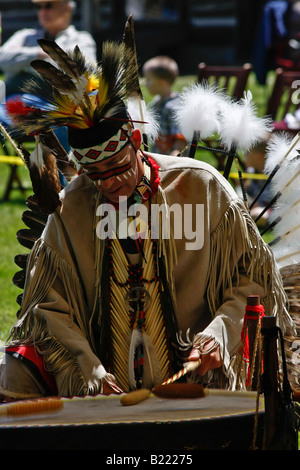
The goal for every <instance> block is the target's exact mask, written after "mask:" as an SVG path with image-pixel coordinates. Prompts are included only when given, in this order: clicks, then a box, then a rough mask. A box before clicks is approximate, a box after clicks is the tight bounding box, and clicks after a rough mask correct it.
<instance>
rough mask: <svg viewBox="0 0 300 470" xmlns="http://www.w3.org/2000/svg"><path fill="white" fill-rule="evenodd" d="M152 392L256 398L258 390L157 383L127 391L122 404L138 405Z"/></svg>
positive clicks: (187, 395)
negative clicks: (150, 386) (152, 386)
mask: <svg viewBox="0 0 300 470" xmlns="http://www.w3.org/2000/svg"><path fill="white" fill-rule="evenodd" d="M151 392H152V393H153V394H154V395H156V396H158V397H160V398H177V399H178V398H206V397H209V396H222V397H224V396H230V397H243V398H256V397H257V392H255V391H243V390H224V389H215V388H205V387H203V385H201V384H194V383H179V384H177V383H171V384H166V385H157V386H156V387H154V388H153V389H152V391H150V390H148V389H146V388H141V389H139V390H134V391H133V392H129V393H127V395H125V396H124V397H122V398H121V403H122V405H127V406H128V405H136V404H137V403H140V402H142V401H144V400H146V399H147V398H148V397H149V396H150V394H151Z"/></svg>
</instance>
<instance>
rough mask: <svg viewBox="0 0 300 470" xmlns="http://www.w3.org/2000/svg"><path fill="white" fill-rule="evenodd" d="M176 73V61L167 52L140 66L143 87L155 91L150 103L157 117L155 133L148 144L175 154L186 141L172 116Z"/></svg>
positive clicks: (177, 72)
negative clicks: (156, 130) (155, 137)
mask: <svg viewBox="0 0 300 470" xmlns="http://www.w3.org/2000/svg"><path fill="white" fill-rule="evenodd" d="M178 74H179V70H178V65H177V63H176V62H175V61H174V60H173V59H171V58H170V57H167V56H157V57H153V58H152V59H149V60H148V61H147V62H145V64H144V66H143V75H144V77H145V79H146V83H145V84H146V87H147V89H148V90H149V92H150V93H151V95H155V97H154V99H153V101H152V103H151V107H152V108H153V110H154V112H155V114H156V115H157V119H158V121H159V135H158V138H157V139H156V141H155V143H154V145H153V146H152V148H151V151H152V152H154V153H162V154H165V155H175V156H176V155H178V154H180V152H182V151H183V150H184V148H185V147H186V144H187V141H186V139H185V137H184V136H183V135H182V133H181V131H180V129H179V127H178V124H177V123H176V121H175V119H174V117H173V113H174V107H175V105H176V101H177V99H178V93H176V92H174V91H173V90H172V87H173V84H174V82H175V80H176V78H177V77H178Z"/></svg>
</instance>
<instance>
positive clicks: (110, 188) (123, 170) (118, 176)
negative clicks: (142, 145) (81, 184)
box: [81, 144, 140, 203]
mask: <svg viewBox="0 0 300 470" xmlns="http://www.w3.org/2000/svg"><path fill="white" fill-rule="evenodd" d="M138 158H139V157H138V156H137V155H136V151H135V149H134V147H133V146H132V145H131V144H129V145H126V147H125V148H123V150H121V152H118V153H117V154H116V155H114V156H113V157H111V158H108V159H107V160H103V161H101V162H98V163H93V164H92V165H82V166H81V168H82V169H83V171H84V173H85V174H86V175H87V176H88V177H89V178H90V179H91V180H93V181H94V183H95V185H96V187H97V189H98V190H99V191H100V192H101V194H103V196H105V197H106V198H107V199H109V200H110V201H112V202H115V203H117V202H119V198H120V197H121V196H124V197H127V198H129V197H130V196H131V195H132V193H133V192H134V190H135V188H136V186H137V184H138V183H139V180H140V162H139V160H138Z"/></svg>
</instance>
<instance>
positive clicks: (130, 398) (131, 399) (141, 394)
mask: <svg viewBox="0 0 300 470" xmlns="http://www.w3.org/2000/svg"><path fill="white" fill-rule="evenodd" d="M200 364H201V359H199V360H198V361H190V362H188V363H187V364H186V366H185V367H184V368H183V369H181V370H180V371H178V372H177V373H176V374H174V375H173V377H171V378H170V379H167V380H166V381H165V382H163V383H162V384H161V385H158V386H156V387H154V388H153V389H152V390H149V389H148V388H140V389H139V390H133V391H132V392H129V393H127V394H126V395H124V396H123V397H122V398H121V403H122V405H125V406H128V405H136V404H137V403H140V402H141V401H143V400H146V399H147V398H148V397H149V396H150V393H151V392H152V393H154V394H156V392H155V391H156V390H161V388H162V387H166V389H167V388H169V387H167V386H168V385H170V384H173V383H174V382H175V381H176V380H178V379H180V378H181V377H183V376H184V375H185V374H187V373H188V372H192V371H193V370H195V369H197V367H199V366H200ZM190 385H194V384H190ZM166 389H165V390H164V391H165V393H166V392H167V390H166ZM160 393H161V392H160ZM172 393H173V392H172ZM194 393H195V392H194ZM198 393H199V392H198ZM169 398H171V397H169Z"/></svg>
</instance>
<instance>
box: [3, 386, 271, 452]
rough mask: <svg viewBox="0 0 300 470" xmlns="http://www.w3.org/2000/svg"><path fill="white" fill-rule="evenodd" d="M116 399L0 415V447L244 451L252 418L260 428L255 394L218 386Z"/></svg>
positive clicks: (260, 403)
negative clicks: (200, 393)
mask: <svg viewBox="0 0 300 470" xmlns="http://www.w3.org/2000/svg"><path fill="white" fill-rule="evenodd" d="M219 392H220V391H219ZM120 398H121V396H120V395H119V396H118V395H109V396H95V397H85V398H76V397H75V398H72V399H60V400H62V404H63V406H62V408H61V409H59V410H54V411H51V412H50V411H49V412H43V413H39V414H26V415H20V416H5V417H1V418H0V448H1V449H5V450H8V449H14V450H17V449H42V450H45V449H53V450H55V449H59V450H68V449H77V450H89V449H90V450H95V449H97V450H100V449H103V450H105V451H108V450H149V449H152V450H155V449H156V450H157V449H160V450H170V449H172V450H187V449H192V450H203V449H206V450H208V449H230V450H231V449H245V450H247V449H250V448H251V446H252V438H253V432H254V427H255V423H256V422H257V419H258V430H260V429H261V427H262V426H261V419H262V416H263V414H264V405H263V400H262V399H261V398H259V399H258V401H257V394H256V393H255V392H250V393H248V392H235V393H232V392H226V391H225V390H222V391H221V393H220V394H217V395H214V394H211V395H208V396H207V397H205V398H189V399H187V398H180V399H170V398H161V397H157V396H154V395H152V394H151V395H150V396H149V398H148V399H146V400H145V401H142V402H140V403H138V404H136V405H133V406H123V405H122V404H121V401H120ZM257 404H258V406H257ZM2 406H5V405H2ZM0 409H1V407H0ZM256 411H257V413H256ZM258 438H259V439H260V431H259V433H258Z"/></svg>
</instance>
